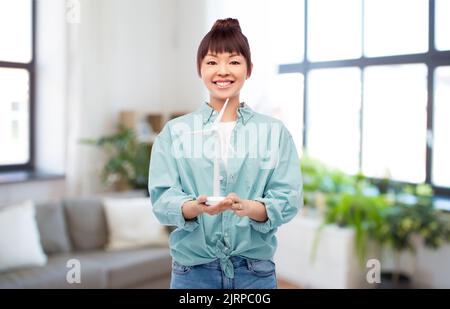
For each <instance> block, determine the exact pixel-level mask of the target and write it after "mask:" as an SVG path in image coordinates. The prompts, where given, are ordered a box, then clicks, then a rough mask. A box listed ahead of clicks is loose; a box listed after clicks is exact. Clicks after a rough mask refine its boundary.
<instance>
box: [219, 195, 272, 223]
mask: <svg viewBox="0 0 450 309" xmlns="http://www.w3.org/2000/svg"><path fill="white" fill-rule="evenodd" d="M227 199H228V200H231V201H232V204H231V207H230V208H231V210H233V211H234V213H235V214H236V215H237V216H239V217H244V216H247V217H249V218H250V219H253V220H255V221H259V222H264V221H266V220H267V219H268V217H267V211H266V207H265V205H264V204H262V203H261V202H258V201H252V200H244V199H241V198H240V197H239V196H237V194H236V193H230V194H228V195H227Z"/></svg>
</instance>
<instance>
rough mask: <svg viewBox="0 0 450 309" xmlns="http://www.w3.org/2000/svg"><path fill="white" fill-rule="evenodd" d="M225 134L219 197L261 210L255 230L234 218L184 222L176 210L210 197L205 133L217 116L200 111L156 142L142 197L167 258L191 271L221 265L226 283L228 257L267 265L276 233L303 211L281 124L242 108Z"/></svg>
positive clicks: (228, 214)
mask: <svg viewBox="0 0 450 309" xmlns="http://www.w3.org/2000/svg"><path fill="white" fill-rule="evenodd" d="M237 114H238V119H237V121H236V126H235V128H234V130H233V131H232V134H231V140H230V147H229V148H230V150H229V151H230V154H229V158H228V166H227V168H225V166H224V164H223V163H222V162H221V164H220V167H221V168H220V174H221V176H220V185H221V194H222V195H223V196H226V195H227V194H229V193H231V192H234V193H236V194H237V195H238V196H239V197H240V198H242V199H249V200H256V201H260V202H261V203H263V204H264V205H265V207H266V212H267V216H268V219H267V220H266V221H265V222H257V221H255V220H252V219H250V218H248V217H239V216H237V215H235V214H234V212H233V211H225V212H223V213H221V214H218V215H215V216H210V215H208V214H201V215H199V216H198V217H196V218H195V219H193V220H185V219H184V217H183V215H182V212H181V206H182V205H183V203H184V202H186V201H189V200H194V199H196V198H197V197H198V196H199V195H202V194H206V195H209V196H210V195H212V193H213V166H214V155H215V153H216V152H215V151H214V149H215V148H214V146H215V145H216V144H215V142H216V141H217V136H215V135H214V134H211V132H210V131H208V129H209V128H211V125H212V123H213V122H214V120H215V119H216V117H217V115H218V113H217V112H216V111H214V109H212V108H211V107H210V106H209V105H208V104H207V103H205V104H202V106H201V107H200V109H198V110H197V111H195V112H193V113H190V114H187V115H184V116H182V117H179V118H176V119H173V120H171V121H169V122H168V123H167V124H166V125H165V127H164V129H163V130H162V131H161V133H160V134H159V135H158V137H157V138H156V140H155V142H154V144H153V147H152V154H151V161H150V175H149V193H150V198H151V201H152V206H153V212H154V214H155V216H156V217H157V218H158V220H159V221H160V222H161V223H162V224H164V225H174V226H176V227H177V228H176V229H175V230H174V231H173V232H172V233H171V235H170V249H171V255H172V257H173V259H174V260H175V261H177V262H178V263H180V264H182V265H186V266H193V265H199V264H205V263H209V262H212V261H214V260H216V259H220V264H221V268H222V270H223V271H224V273H225V275H226V276H227V277H229V278H233V276H234V269H233V264H232V263H231V261H230V260H229V258H230V257H231V256H242V257H246V258H251V259H262V260H269V259H272V258H273V255H274V253H275V249H276V247H277V239H276V237H275V232H276V231H277V228H278V227H279V226H280V225H281V224H283V223H286V222H288V221H289V220H291V219H292V218H293V217H294V216H295V215H296V214H297V212H298V210H299V208H300V207H301V206H302V205H303V191H302V179H301V174H300V162H299V157H298V154H297V151H296V148H295V145H294V141H293V139H292V136H291V135H290V133H289V131H288V130H287V129H286V127H285V126H284V125H283V124H282V122H281V121H279V120H276V119H274V118H272V117H269V116H265V115H262V114H259V113H256V112H254V111H253V110H252V109H250V107H248V106H247V105H246V104H244V103H241V104H240V106H239V108H238V111H237Z"/></svg>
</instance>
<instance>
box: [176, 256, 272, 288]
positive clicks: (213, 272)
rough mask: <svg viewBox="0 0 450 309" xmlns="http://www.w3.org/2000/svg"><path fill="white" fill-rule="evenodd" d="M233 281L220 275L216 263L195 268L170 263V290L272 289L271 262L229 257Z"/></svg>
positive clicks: (220, 272)
mask: <svg viewBox="0 0 450 309" xmlns="http://www.w3.org/2000/svg"><path fill="white" fill-rule="evenodd" d="M230 260H231V262H232V263H233V266H234V278H233V279H230V278H228V277H226V276H225V274H224V273H223V271H222V269H221V267H220V262H219V260H215V261H213V262H211V263H207V264H201V265H196V266H184V265H181V264H179V263H177V262H175V261H173V262H172V278H171V281H170V288H171V289H276V288H277V279H276V275H275V263H274V262H273V261H271V260H255V259H248V258H243V257H239V256H232V257H231V258H230Z"/></svg>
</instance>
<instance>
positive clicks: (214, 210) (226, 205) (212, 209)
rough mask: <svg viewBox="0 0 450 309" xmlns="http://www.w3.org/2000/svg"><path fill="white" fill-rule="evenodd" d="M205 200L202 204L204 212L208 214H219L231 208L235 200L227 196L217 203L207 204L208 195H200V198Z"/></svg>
mask: <svg viewBox="0 0 450 309" xmlns="http://www.w3.org/2000/svg"><path fill="white" fill-rule="evenodd" d="M200 198H202V199H201V201H202V202H203V203H202V204H200V205H201V207H202V212H204V213H207V214H208V215H211V216H214V215H217V214H220V213H221V212H224V211H225V210H228V209H231V205H232V204H233V201H232V200H231V199H229V198H225V199H224V200H223V201H221V202H219V203H218V204H216V205H210V206H208V205H206V204H205V202H206V195H201V196H199V199H200Z"/></svg>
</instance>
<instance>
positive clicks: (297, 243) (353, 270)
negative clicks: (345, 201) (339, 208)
mask: <svg viewBox="0 0 450 309" xmlns="http://www.w3.org/2000/svg"><path fill="white" fill-rule="evenodd" d="M319 226H320V221H319V220H318V219H314V218H307V217H301V216H297V217H296V218H294V219H293V220H292V221H291V222H289V223H287V224H285V225H283V226H281V227H280V229H279V230H278V233H277V236H278V249H277V252H276V254H275V262H276V265H277V275H278V276H279V277H281V278H283V279H285V280H287V281H289V282H292V283H295V284H298V285H301V286H303V287H305V288H370V287H375V284H374V285H373V286H372V285H371V284H369V283H368V282H367V281H366V273H367V271H368V270H369V269H366V268H365V264H364V265H361V264H360V263H359V260H358V257H357V255H356V251H355V248H354V231H353V230H352V229H349V228H340V227H337V226H334V225H328V226H326V227H325V228H323V230H322V231H321V233H320V239H319V242H318V245H317V251H316V256H315V258H314V259H312V253H313V243H314V239H315V237H316V233H317V230H318V228H319ZM368 258H370V256H368Z"/></svg>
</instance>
